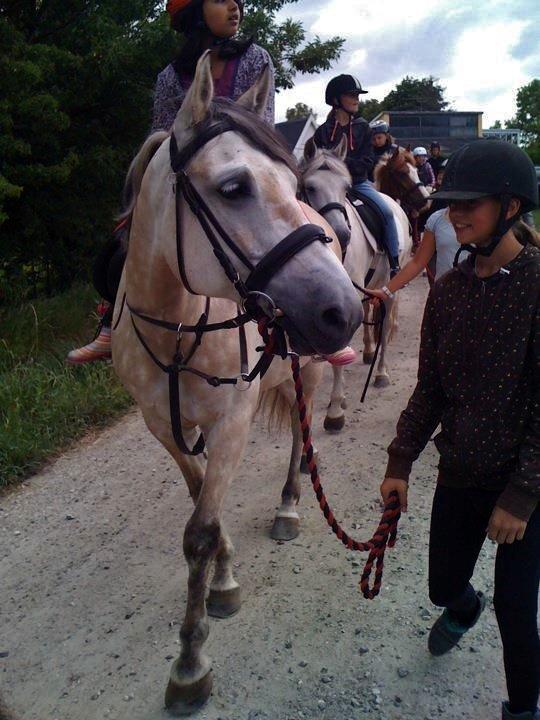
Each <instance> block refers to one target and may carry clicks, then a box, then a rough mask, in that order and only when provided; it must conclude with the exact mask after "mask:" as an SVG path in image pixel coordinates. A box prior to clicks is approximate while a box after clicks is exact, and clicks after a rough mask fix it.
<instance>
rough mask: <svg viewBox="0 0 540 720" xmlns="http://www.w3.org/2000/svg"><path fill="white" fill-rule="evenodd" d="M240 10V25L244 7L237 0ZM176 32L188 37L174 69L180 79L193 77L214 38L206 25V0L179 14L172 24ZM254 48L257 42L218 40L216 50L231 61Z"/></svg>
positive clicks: (231, 39) (239, 39)
mask: <svg viewBox="0 0 540 720" xmlns="http://www.w3.org/2000/svg"><path fill="white" fill-rule="evenodd" d="M236 3H237V5H238V7H239V9H240V22H241V21H242V19H243V17H244V3H243V2H242V0H236ZM171 26H172V28H173V29H174V30H176V31H177V32H179V33H181V34H182V35H184V37H185V40H184V44H183V45H182V49H181V50H180V52H179V53H178V55H177V57H176V59H175V61H174V62H173V67H174V69H175V70H176V72H177V73H178V74H179V75H184V74H185V75H193V74H194V73H195V68H196V67H197V62H198V61H199V58H200V57H201V55H202V54H203V52H204V50H205V40H206V39H207V38H208V36H209V35H210V36H211V33H210V30H209V28H208V26H207V24H206V23H205V21H204V15H203V0H195V2H192V3H191V4H190V5H189V6H188V7H187V8H186V9H185V10H181V11H180V12H178V13H176V15H174V16H173V18H172V20H171ZM252 44H253V38H252V37H251V38H230V39H226V40H222V39H220V38H215V46H216V47H218V48H219V57H220V58H223V59H229V58H234V57H238V56H239V55H243V54H244V53H245V52H246V50H247V49H248V47H249V46H250V45H252Z"/></svg>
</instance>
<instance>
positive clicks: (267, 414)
mask: <svg viewBox="0 0 540 720" xmlns="http://www.w3.org/2000/svg"><path fill="white" fill-rule="evenodd" d="M259 413H260V414H261V415H262V416H263V417H264V418H265V420H266V423H267V429H268V432H269V433H271V434H272V435H277V434H279V433H281V432H283V431H284V430H287V429H288V428H289V427H290V422H291V407H290V405H289V403H288V402H287V399H286V398H285V396H284V395H283V394H282V393H281V392H280V391H279V389H278V388H277V387H276V388H271V389H270V390H265V391H264V392H262V393H261V394H260V396H259V402H258V404H257V414H259Z"/></svg>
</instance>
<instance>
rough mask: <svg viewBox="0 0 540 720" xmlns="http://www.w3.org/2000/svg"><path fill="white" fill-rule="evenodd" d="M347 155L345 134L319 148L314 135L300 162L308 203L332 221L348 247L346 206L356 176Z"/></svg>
mask: <svg viewBox="0 0 540 720" xmlns="http://www.w3.org/2000/svg"><path fill="white" fill-rule="evenodd" d="M346 157H347V138H346V137H342V138H341V140H340V142H339V144H338V145H337V146H336V147H335V148H332V149H324V148H319V147H317V145H316V144H315V141H314V140H313V138H310V139H309V140H308V141H307V143H306V145H305V147H304V159H303V161H302V162H301V164H300V172H301V175H302V184H303V190H304V193H305V196H306V199H307V201H308V203H309V204H310V205H311V207H312V208H314V209H315V210H317V212H319V213H320V214H321V215H324V217H325V218H326V219H327V220H328V222H329V223H330V225H331V226H332V228H333V230H334V232H335V233H336V235H337V236H338V239H339V242H340V244H341V246H342V247H346V246H347V244H348V242H349V240H350V237H351V228H350V224H349V221H348V219H347V213H346V210H345V208H346V201H347V190H348V189H349V188H350V187H351V184H352V179H351V174H350V172H349V171H348V169H347V166H346V165H345V158H346Z"/></svg>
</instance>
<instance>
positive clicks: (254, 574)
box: [0, 279, 504, 720]
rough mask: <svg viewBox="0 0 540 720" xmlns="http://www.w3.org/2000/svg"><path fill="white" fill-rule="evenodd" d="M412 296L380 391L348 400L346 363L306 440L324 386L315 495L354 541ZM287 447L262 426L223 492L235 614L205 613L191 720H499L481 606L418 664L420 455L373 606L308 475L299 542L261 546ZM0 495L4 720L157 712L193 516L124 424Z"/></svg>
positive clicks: (422, 589) (424, 603)
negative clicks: (7, 708) (203, 670)
mask: <svg viewBox="0 0 540 720" xmlns="http://www.w3.org/2000/svg"><path fill="white" fill-rule="evenodd" d="M426 294H427V285H426V281H425V280H422V279H419V280H417V281H416V282H415V283H413V284H412V285H411V286H409V287H408V288H407V289H406V290H405V291H403V292H402V302H401V312H400V315H401V320H400V329H399V334H398V337H397V338H396V339H395V340H394V342H393V344H392V348H391V352H390V355H391V362H390V369H391V380H392V386H391V387H390V388H387V389H385V390H376V389H374V388H371V389H370V392H369V393H368V398H367V400H366V403H365V404H364V405H363V406H360V402H359V398H360V393H361V389H362V385H363V380H364V378H365V376H366V370H367V368H365V367H364V366H362V365H355V366H353V367H352V368H351V369H350V370H349V373H348V378H349V400H348V402H349V409H348V410H347V416H348V419H347V424H346V427H345V429H344V431H343V432H342V433H341V434H340V435H328V434H325V433H324V431H323V430H322V417H323V409H324V408H325V406H326V403H327V401H328V397H329V384H330V372H328V373H327V374H326V376H325V383H324V388H323V390H322V392H321V393H320V394H319V397H318V401H317V403H316V413H315V422H314V428H315V430H314V434H315V439H316V444H317V446H318V449H319V452H320V458H321V462H320V468H321V476H322V479H323V484H324V487H325V490H326V492H327V495H328V497H329V500H330V503H331V505H332V506H333V507H334V510H335V513H336V515H337V517H338V518H339V519H340V520H342V522H343V523H344V525H345V526H346V527H347V528H349V529H351V530H352V534H353V535H354V536H356V537H359V538H360V539H366V538H367V537H368V536H369V535H370V533H371V532H372V531H373V529H374V528H375V526H376V523H377V521H378V518H379V515H380V510H379V505H378V486H379V483H380V481H381V479H382V473H383V471H384V467H385V461H386V453H385V447H386V446H387V444H388V442H389V441H390V440H391V438H392V435H393V431H394V427H395V422H396V420H397V416H398V413H399V411H400V410H401V409H402V408H403V407H404V404H405V402H406V400H407V398H408V396H409V394H410V391H411V388H412V387H413V384H414V379H415V373H416V358H417V347H418V330H419V324H420V318H421V314H422V308H423V304H424V301H425V297H426ZM359 340H360V338H358V341H359ZM288 452H289V440H288V437H287V436H286V435H284V436H279V437H277V438H273V439H271V440H270V441H268V438H267V433H266V431H265V430H264V429H263V427H262V425H261V424H259V425H258V426H257V427H256V428H255V429H254V431H253V434H252V439H251V441H250V445H249V449H248V453H247V457H246V458H245V461H244V463H243V465H242V468H241V472H240V474H239V476H238V478H237V479H236V482H235V484H234V486H233V488H232V491H231V493H230V495H229V497H228V502H227V508H226V515H225V519H226V523H227V526H228V528H229V530H230V532H231V535H232V539H233V541H234V542H235V545H236V549H237V558H236V566H237V579H238V580H239V582H240V583H241V585H242V591H243V598H244V605H243V608H242V610H241V612H240V613H239V614H238V615H236V616H235V617H233V618H231V619H229V620H222V621H218V620H213V619H211V631H210V639H209V641H208V651H209V654H210V656H211V657H212V659H213V661H214V676H215V682H214V693H213V696H212V699H211V701H210V703H209V704H208V705H207V706H206V707H205V708H204V709H203V710H202V711H200V712H199V713H198V715H196V716H195V717H196V718H197V720H301V719H302V718H305V719H311V718H320V719H321V720H363V719H364V718H368V719H370V720H371V719H372V718H373V720H398V719H399V720H433V719H434V718H439V717H441V718H445V719H448V720H458V718H467V719H471V720H472V719H473V718H481V720H490V718H493V719H495V718H498V717H499V713H500V710H499V703H500V699H501V698H502V697H504V681H503V676H502V672H501V666H502V661H501V649H500V643H499V639H498V635H497V632H496V622H495V616H494V612H493V608H492V607H491V605H488V610H487V612H486V613H485V616H484V617H483V618H482V621H481V623H480V624H479V626H478V627H477V628H475V630H474V631H473V633H471V635H470V637H467V638H466V639H465V641H464V642H463V644H462V646H461V648H459V649H456V650H455V651H454V652H453V653H451V654H450V655H449V656H447V657H446V658H441V659H434V658H431V657H430V656H429V654H428V653H427V650H426V639H427V632H428V629H429V627H430V625H431V623H432V622H433V619H434V618H435V617H436V615H437V610H436V608H434V607H433V606H432V605H431V604H430V602H429V599H428V598H427V592H426V571H427V540H428V527H429V510H430V502H431V497H432V494H433V489H434V476H435V471H434V468H435V465H436V457H435V453H434V451H433V448H432V447H430V448H428V450H426V452H425V453H424V455H423V457H422V459H421V461H419V462H418V463H417V465H416V466H415V475H414V480H413V483H412V489H411V493H410V495H411V497H410V504H409V513H408V515H407V516H405V518H404V519H403V520H402V522H401V532H400V535H399V540H398V544H397V546H396V548H395V549H394V550H393V551H390V552H389V553H388V554H387V561H386V567H385V578H384V584H383V590H382V594H381V596H380V597H379V598H378V599H376V600H375V601H373V602H370V601H366V600H364V599H363V598H362V596H361V595H360V593H359V592H358V589H357V583H358V580H359V574H360V572H361V567H362V566H363V561H364V557H365V556H364V555H362V556H355V555H354V554H353V553H349V552H348V551H346V550H345V549H344V548H343V547H342V546H341V545H340V544H339V543H338V542H336V540H335V539H334V538H333V537H332V536H331V534H330V533H329V531H328V529H327V527H326V524H325V523H324V522H323V518H322V515H321V513H320V510H319V509H318V507H317V505H316V503H315V498H314V495H313V492H312V490H311V488H310V486H309V484H308V478H307V477H306V478H305V492H304V496H303V498H302V501H301V516H302V531H301V535H300V536H299V538H298V539H297V540H295V541H292V542H290V543H281V544H280V543H275V542H273V541H272V540H270V538H269V537H268V529H269V528H270V526H271V523H272V519H273V513H274V510H275V507H276V505H277V503H278V498H279V493H280V489H281V485H282V483H283V480H284V478H285V475H286V468H287V464H288ZM0 500H1V507H0V533H1V534H0V539H1V541H2V547H3V551H4V552H3V558H2V559H1V561H0V574H1V575H0V576H1V578H2V581H1V588H0V613H1V616H2V617H1V628H2V634H1V637H0V678H1V679H2V693H3V695H4V696H5V700H6V701H8V702H9V704H10V705H11V707H12V708H13V709H14V711H15V713H16V715H17V718H18V719H20V720H101V719H110V720H165V719H166V718H168V716H167V714H166V713H165V711H164V710H163V704H162V703H163V693H164V689H165V684H166V680H167V677H168V672H169V667H170V664H171V660H172V659H173V658H174V657H175V656H176V655H177V653H178V649H179V647H178V629H179V625H178V623H179V622H180V621H181V618H182V615H183V608H184V603H185V597H186V568H185V563H184V558H183V555H182V533H183V528H184V525H185V522H186V520H187V518H188V517H189V514H190V510H191V507H190V499H189V496H188V493H187V490H186V487H185V484H184V482H183V480H182V478H181V477H180V474H179V472H178V471H177V469H176V466H175V465H173V463H172V461H171V460H170V458H169V456H168V455H167V454H166V452H165V451H164V450H163V449H162V447H161V446H160V445H159V444H158V443H157V441H156V440H155V439H154V438H153V437H152V436H151V435H150V434H149V433H148V432H147V430H146V428H145V427H144V425H143V422H142V420H141V418H140V416H139V414H138V413H137V412H135V411H134V412H131V413H129V414H128V415H127V416H126V417H125V418H123V419H122V420H121V421H119V422H118V423H117V424H116V425H114V426H113V427H112V428H109V429H108V430H106V431H105V432H103V433H100V434H99V435H97V436H93V437H89V438H86V440H85V441H84V442H82V443H81V444H79V445H78V446H77V447H76V448H74V449H73V450H72V451H70V452H68V453H66V454H65V455H63V456H62V457H61V458H60V459H58V460H57V461H56V462H55V463H54V464H52V465H51V466H50V467H48V468H47V469H46V470H45V471H44V472H42V473H41V474H39V475H36V476H34V477H33V478H31V479H30V480H29V481H27V482H26V483H24V484H23V486H22V487H20V488H19V489H17V490H15V491H12V492H10V493H8V494H7V495H5V496H4V497H2V498H1V499H0ZM449 540H450V539H449ZM493 556H494V549H493V547H492V546H491V544H489V543H488V544H487V545H486V548H485V551H484V553H483V555H482V558H481V561H480V563H479V566H478V569H477V573H476V582H477V584H478V587H479V588H481V589H483V590H485V591H486V592H487V595H488V598H491V596H492V592H493V582H492V568H493Z"/></svg>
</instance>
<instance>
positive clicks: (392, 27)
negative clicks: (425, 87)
mask: <svg viewBox="0 0 540 720" xmlns="http://www.w3.org/2000/svg"><path fill="white" fill-rule="evenodd" d="M286 17H290V18H292V19H294V20H298V21H300V22H301V23H302V25H303V27H304V29H305V30H306V31H307V33H308V37H313V36H314V35H319V36H320V37H321V39H323V40H324V39H327V38H329V37H332V36H335V35H339V36H341V37H343V38H345V40H346V42H345V46H344V50H343V53H342V55H341V58H340V60H339V61H338V62H337V63H335V64H334V65H333V67H332V69H331V70H329V71H325V72H323V73H321V74H320V75H297V76H296V80H295V82H296V85H295V87H294V88H293V89H292V90H286V91H281V92H280V93H279V94H278V96H277V98H276V119H277V121H280V120H284V119H285V112H286V110H287V108H289V107H293V106H294V105H295V104H296V103H297V102H304V103H306V104H307V105H308V106H309V107H311V108H313V110H314V112H315V113H317V114H318V121H319V122H322V121H323V119H324V118H325V117H326V113H327V111H328V108H327V107H326V106H325V104H324V88H325V86H326V83H327V82H328V80H329V79H330V78H331V77H332V76H334V75H337V74H339V73H350V74H352V75H355V76H356V77H357V78H358V79H359V80H360V82H361V83H362V86H363V87H364V88H365V89H367V90H369V94H368V95H364V96H362V99H369V98H376V99H377V100H382V99H383V97H384V96H385V95H386V94H387V93H388V92H389V91H390V90H392V89H393V88H394V87H395V85H396V84H397V83H398V82H399V81H400V80H401V79H402V78H403V77H404V76H405V75H412V76H413V77H416V78H421V77H428V76H429V75H433V76H434V77H436V78H438V79H439V81H440V84H441V85H442V86H443V87H444V88H446V91H445V97H446V99H447V100H448V101H449V102H450V104H451V108H450V109H453V110H469V111H483V112H484V116H483V126H484V128H487V127H490V126H491V125H492V124H493V123H494V122H495V120H501V121H505V120H507V119H510V118H511V117H512V116H513V115H514V114H515V111H516V106H515V98H516V92H517V90H518V88H520V87H521V86H523V85H526V84H527V83H529V82H530V81H531V80H533V79H534V78H535V77H540V1H539V0H489V2H486V1H485V0H467V1H464V0H299V1H298V2H294V3H290V4H287V5H286V6H285V7H284V8H283V10H282V11H281V12H280V14H279V15H278V19H279V20H283V19H285V18H286Z"/></svg>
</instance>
